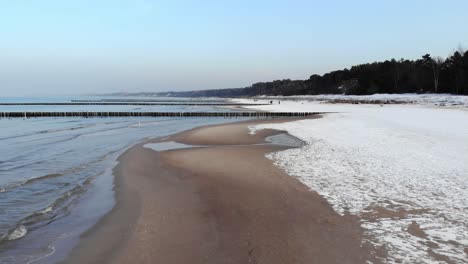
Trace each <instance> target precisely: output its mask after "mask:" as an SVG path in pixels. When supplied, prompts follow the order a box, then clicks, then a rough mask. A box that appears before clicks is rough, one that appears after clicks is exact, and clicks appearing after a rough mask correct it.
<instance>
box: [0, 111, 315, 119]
mask: <svg viewBox="0 0 468 264" xmlns="http://www.w3.org/2000/svg"><path fill="white" fill-rule="evenodd" d="M318 114H320V112H0V118H33V117H85V118H87V117H259V118H260V117H263V118H267V117H308V116H313V115H318Z"/></svg>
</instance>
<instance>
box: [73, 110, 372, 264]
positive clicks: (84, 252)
mask: <svg viewBox="0 0 468 264" xmlns="http://www.w3.org/2000/svg"><path fill="white" fill-rule="evenodd" d="M287 120H288V121H292V120H291V119H287ZM274 122H277V123H279V122H284V120H249V121H241V122H235V123H229V124H222V125H211V126H203V127H198V128H194V129H191V130H188V131H184V132H181V133H178V134H175V135H172V136H170V137H169V138H164V139H163V140H161V139H159V140H149V141H146V142H144V143H141V144H137V145H135V146H133V147H131V148H130V149H128V150H127V151H126V152H125V153H123V154H122V155H121V156H120V157H119V158H118V161H119V164H118V165H117V166H116V167H115V168H114V175H115V198H116V206H115V207H114V209H112V210H111V211H110V212H109V213H108V214H107V215H105V216H104V217H103V218H102V219H101V220H100V221H99V222H98V224H96V225H95V226H94V227H93V228H91V229H90V230H88V231H87V232H86V233H85V234H84V235H83V236H82V238H81V241H80V242H79V245H78V246H77V247H76V248H75V249H74V250H73V251H72V252H71V254H70V255H69V257H68V258H67V259H66V260H65V261H64V263H128V262H138V263H153V262H160V263H265V262H268V263H364V262H365V260H366V258H368V257H369V256H368V252H366V249H365V248H364V247H361V241H362V239H361V236H362V230H361V228H360V227H359V223H358V219H355V218H353V217H351V216H340V215H338V214H337V213H336V212H335V211H334V210H333V208H332V207H331V206H330V204H328V202H326V200H325V199H324V198H322V197H321V196H319V195H318V194H317V193H316V192H314V191H311V190H309V189H308V188H307V187H306V186H305V185H303V184H302V183H300V182H299V180H297V179H295V178H293V177H291V176H289V175H286V174H285V173H284V172H283V171H281V170H280V169H279V168H277V167H276V166H275V165H274V164H273V163H272V162H271V161H270V160H268V159H267V158H266V157H265V154H266V153H270V152H274V151H280V150H284V149H287V147H284V146H277V145H276V146H275V145H256V144H262V143H266V142H265V138H266V137H268V136H272V135H276V134H280V133H284V132H283V131H278V130H262V131H258V132H257V133H256V134H255V135H249V133H248V126H249V125H255V124H259V123H274ZM167 141H175V142H178V143H182V144H189V145H204V146H205V147H202V148H197V147H194V148H189V149H179V150H168V151H163V152H156V151H154V150H151V149H148V148H145V147H144V145H145V144H148V143H158V142H167ZM182 252H183V254H181V253H182Z"/></svg>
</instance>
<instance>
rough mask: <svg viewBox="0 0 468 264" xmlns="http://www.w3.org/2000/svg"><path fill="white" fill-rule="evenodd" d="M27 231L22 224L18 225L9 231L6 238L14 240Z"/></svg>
mask: <svg viewBox="0 0 468 264" xmlns="http://www.w3.org/2000/svg"><path fill="white" fill-rule="evenodd" d="M27 233H28V229H26V227H25V226H24V225H20V226H19V227H17V228H16V229H15V230H13V232H11V233H10V234H9V235H8V237H7V238H6V240H16V239H20V238H22V237H24V236H25V235H26V234H27Z"/></svg>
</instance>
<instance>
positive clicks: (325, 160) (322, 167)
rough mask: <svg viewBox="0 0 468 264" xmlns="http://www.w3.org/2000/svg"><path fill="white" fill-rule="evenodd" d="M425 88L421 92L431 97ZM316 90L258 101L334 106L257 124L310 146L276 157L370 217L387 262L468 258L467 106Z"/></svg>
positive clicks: (373, 240)
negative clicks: (335, 99)
mask: <svg viewBox="0 0 468 264" xmlns="http://www.w3.org/2000/svg"><path fill="white" fill-rule="evenodd" d="M410 97H411V96H410ZM417 97H418V96H413V98H411V100H412V101H413V102H417V100H421V98H417ZM306 99H309V98H307V97H306V98H302V99H299V98H295V101H292V100H282V99H281V104H278V100H274V101H273V104H272V105H268V106H259V107H249V108H252V109H258V110H265V111H321V112H332V113H330V114H326V115H324V117H323V118H322V119H318V120H302V121H294V122H290V123H284V124H272V125H259V126H253V127H251V130H252V132H255V131H256V130H258V129H264V128H272V129H280V130H285V131H287V132H289V133H290V134H292V135H294V136H296V137H298V138H300V139H302V140H304V141H305V142H307V146H305V147H303V148H300V149H289V150H286V151H281V152H276V153H272V154H269V155H268V157H269V158H270V159H272V160H273V161H274V162H275V163H276V164H277V165H278V166H280V167H281V168H283V169H284V170H285V171H286V172H288V173H289V174H290V175H292V176H295V177H298V178H299V179H300V180H301V181H302V182H303V183H304V184H306V185H307V186H309V187H310V188H311V189H313V190H315V191H317V192H318V193H319V194H321V195H322V196H324V197H325V198H326V199H327V200H328V201H329V202H330V204H331V205H332V206H333V207H334V208H335V210H336V211H337V212H339V213H340V214H348V213H349V214H353V215H356V216H358V217H360V219H361V226H362V227H363V228H364V230H365V233H366V241H365V242H366V243H370V244H372V245H373V246H374V247H375V248H376V250H375V251H376V252H378V251H379V248H381V247H383V248H384V249H385V250H386V251H387V253H388V256H386V259H385V262H388V263H397V262H404V263H415V262H417V263H420V262H422V263H440V262H444V261H445V262H448V263H466V262H468V221H467V220H466V219H468V110H467V109H466V108H465V107H464V105H463V104H461V105H460V104H453V105H458V106H459V107H451V108H450V109H449V108H444V107H434V105H437V103H434V102H440V100H445V101H447V100H449V101H450V100H451V98H450V97H449V98H448V99H447V98H441V97H438V98H437V97H433V99H434V100H438V101H434V100H429V101H428V102H429V103H425V104H423V105H421V104H413V105H404V104H398V105H385V106H380V105H361V104H359V105H354V104H328V103H321V102H319V101H317V100H313V101H309V100H306ZM459 99H460V98H456V100H459ZM461 99H463V100H464V99H466V98H464V97H462V98H461ZM270 100H271V99H268V101H270ZM241 101H243V102H246V101H250V100H248V99H245V100H241ZM258 101H260V102H262V99H258V100H257V102H258ZM444 105H445V104H444Z"/></svg>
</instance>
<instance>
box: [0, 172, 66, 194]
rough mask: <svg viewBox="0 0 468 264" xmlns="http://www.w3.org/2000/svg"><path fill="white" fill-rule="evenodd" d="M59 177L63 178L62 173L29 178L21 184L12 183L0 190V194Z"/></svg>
mask: <svg viewBox="0 0 468 264" xmlns="http://www.w3.org/2000/svg"><path fill="white" fill-rule="evenodd" d="M60 176H63V173H51V174H46V175H43V176H39V177H35V178H31V179H28V180H25V181H22V182H19V183H14V184H11V185H8V186H6V187H3V188H0V193H4V192H6V191H8V190H11V189H15V188H18V187H21V186H24V185H28V184H31V183H34V182H37V181H40V180H45V179H52V178H57V177H60Z"/></svg>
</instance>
